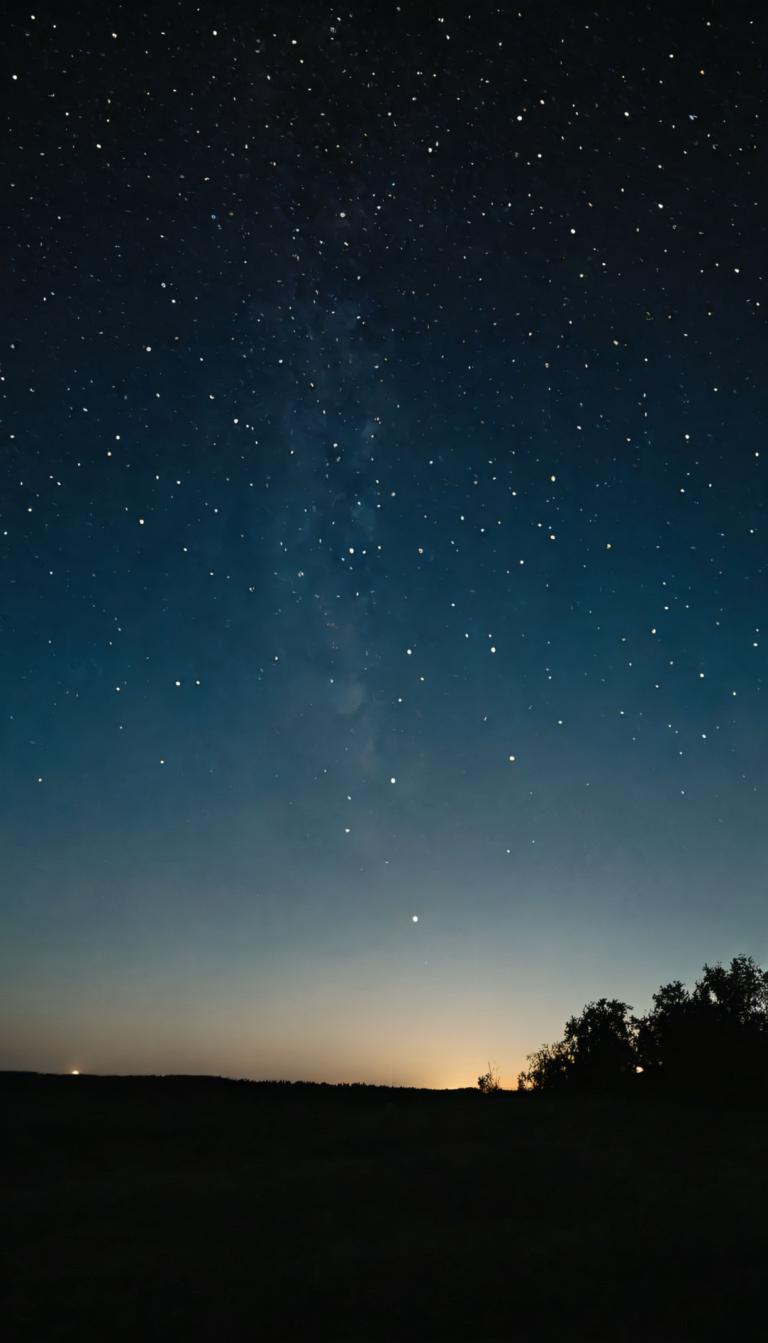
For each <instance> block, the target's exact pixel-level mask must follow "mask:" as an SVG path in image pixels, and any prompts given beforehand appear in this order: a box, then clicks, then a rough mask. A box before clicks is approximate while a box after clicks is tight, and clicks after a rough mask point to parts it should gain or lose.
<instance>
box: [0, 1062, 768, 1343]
mask: <svg viewBox="0 0 768 1343" xmlns="http://www.w3.org/2000/svg"><path fill="white" fill-rule="evenodd" d="M0 1103H1V1104H2V1112H3V1128H4V1137H3V1163H4V1167H5V1174H4V1194H3V1218H2V1221H3V1225H4V1237H5V1238H6V1239H7V1246H6V1251H5V1256H6V1270H5V1274H4V1277H5V1282H6V1284H7V1286H6V1288H5V1291H4V1317H5V1323H6V1326H7V1328H6V1329H5V1331H4V1336H5V1337H6V1338H12V1339H13V1340H17V1339H29V1340H35V1343H47V1341H48V1340H65V1339H66V1340H70V1339H71V1340H91V1339H99V1340H104V1343H109V1341H110V1340H125V1339H137V1340H144V1339H146V1340H159V1339H163V1340H171V1339H176V1338H179V1339H184V1338H204V1339H211V1340H213V1339H217V1340H222V1341H223V1343H228V1340H240V1339H254V1340H257V1339H259V1340H264V1341H265V1343H268V1341H269V1340H273V1339H274V1340H278V1339H280V1340H283V1339H285V1340H288V1339H290V1340H301V1339H339V1340H350V1339H355V1340H361V1343H362V1341H363V1340H368V1339H372V1340H384V1339H386V1340H392V1341H393V1343H395V1340H402V1339H462V1340H467V1343H485V1341H490V1340H514V1339H522V1340H527V1339H531V1340H534V1339H542V1338H546V1339H549V1338H562V1339H566V1340H572V1339H593V1340H606V1341H607V1340H610V1341H611V1343H622V1341H623V1340H648V1341H649V1343H650V1341H651V1340H657V1341H659V1343H665V1341H666V1340H670V1343H671V1341H672V1340H675V1343H687V1340H691V1343H693V1341H694V1340H706V1339H715V1338H718V1339H727V1340H731V1339H739V1338H742V1337H748V1336H752V1335H753V1334H754V1337H756V1338H759V1337H761V1336H764V1332H763V1331H764V1328H765V1320H766V1315H768V1305H767V1304H766V1286H767V1283H766V1265H767V1264H768V1253H767V1252H768V1112H767V1111H766V1110H765V1109H764V1108H763V1109H758V1108H749V1107H744V1106H741V1107H739V1106H727V1105H708V1104H706V1103H705V1102H703V1101H697V1102H692V1101H691V1102H676V1103H674V1104H673V1103H663V1102H661V1101H659V1100H657V1099H653V1098H648V1097H640V1098H639V1099H637V1100H634V1101H630V1100H628V1099H624V1100H622V1099H616V1098H610V1097H606V1098H599V1097H571V1098H565V1097H560V1098H553V1097H545V1096H524V1095H516V1094H515V1093H509V1094H502V1095H501V1096H497V1097H482V1096H480V1095H479V1094H476V1093H474V1092H419V1091H398V1090H395V1091H391V1090H388V1089H385V1088H357V1087H353V1088H331V1087H329V1088H312V1087H301V1086H295V1087H291V1086H289V1085H275V1084H253V1083H235V1082H226V1081H219V1080H216V1079H199V1078H189V1079H171V1078H168V1079H163V1078H157V1079H152V1078H149V1079H147V1078H144V1079H140V1078H135V1079H131V1078H112V1079H110V1078H88V1077H79V1078H69V1077H63V1078H54V1077H35V1076H32V1075H19V1074H4V1075H2V1074H0Z"/></svg>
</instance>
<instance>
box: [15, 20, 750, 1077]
mask: <svg viewBox="0 0 768 1343" xmlns="http://www.w3.org/2000/svg"><path fill="white" fill-rule="evenodd" d="M12 14H13V17H12V19H11V21H10V22H7V27H6V32H5V35H4V43H3V45H4V52H3V55H2V58H1V59H2V81H3V89H4V98H3V103H4V108H3V119H4V127H5V133H4V137H3V142H4V148H3V151H2V153H3V159H4V162H3V181H4V183H5V185H4V188H3V193H2V195H3V207H2V230H3V248H2V250H3V256H4V268H3V277H4V278H3V281H2V303H1V304H0V325H1V326H2V337H1V339H0V351H1V353H2V379H3V380H2V383H0V394H1V395H2V403H1V404H2V420H3V431H2V440H0V441H1V442H2V455H1V457H0V555H1V556H2V560H1V566H2V575H3V578H2V602H1V604H0V687H1V688H2V697H1V700H0V714H1V717H0V850H1V851H2V875H1V877H0V882H1V886H0V913H1V922H0V1008H1V1010H2V1021H3V1023H4V1025H3V1027H2V1031H1V1032H0V1066H2V1067H6V1068H9V1067H13V1068H34V1069H43V1070H51V1071H66V1070H68V1069H71V1068H79V1069H81V1070H83V1071H86V1070H88V1071H102V1072H108V1071H118V1072H120V1071H123V1072H126V1071H133V1072H152V1071H154V1072H173V1071H175V1072H213V1073H225V1074H231V1075H236V1076H251V1077H289V1078H310V1079H326V1080H329V1081H337V1080H347V1081H363V1080H364V1081H370V1082H387V1083H389V1082H394V1083H395V1084H400V1085H406V1084H407V1085H426V1086H460V1085H472V1084H473V1083H474V1081H475V1079H476V1077H477V1075H478V1073H479V1072H481V1071H485V1068H486V1063H487V1060H488V1059H490V1060H492V1061H493V1062H495V1063H496V1064H497V1065H498V1067H499V1068H500V1071H501V1074H502V1081H503V1083H504V1084H505V1085H507V1086H509V1085H514V1078H515V1075H516V1072H517V1070H518V1069H519V1068H520V1067H521V1066H522V1064H523V1061H524V1056H525V1054H526V1052H527V1051H529V1050H532V1049H534V1048H536V1047H538V1045H539V1044H540V1043H541V1041H542V1040H544V1039H551V1038H554V1037H556V1036H558V1035H559V1034H560V1033H561V1029H562V1024H563V1021H564V1019H565V1017H566V1016H567V1015H568V1014H570V1013H571V1012H572V1011H577V1010H579V1009H580V1007H581V1006H582V1004H583V1003H584V1002H585V1001H587V1000H588V999H591V998H594V997H597V996H600V995H602V994H606V995H608V996H611V995H617V996H619V997H622V998H624V999H625V1000H627V1001H628V1002H630V1003H632V1004H633V1005H634V1007H635V1008H636V1010H638V1011H639V1010H641V1009H643V1008H644V1007H645V1006H646V1005H647V1004H648V1002H649V1000H650V994H651V992H652V991H653V990H654V989H655V988H656V987H657V986H658V984H659V983H661V982H662V981H664V980H666V979H669V978H672V977H676V976H680V977H681V978H683V979H690V978H692V977H693V976H695V974H696V972H697V971H698V970H699V969H700V967H701V965H702V963H703V961H704V960H705V959H709V960H717V959H719V958H726V957H729V956H730V955H732V954H735V953H736V952H739V951H745V952H747V953H750V954H753V955H755V956H756V957H757V959H758V960H760V959H762V960H763V962H764V961H765V959H766V956H767V955H768V912H767V905H766V860H767V859H768V828H767V827H766V825H765V801H766V791H765V785H766V747H767V746H768V733H767V731H766V720H765V714H764V703H763V701H764V691H763V686H764V679H765V673H766V662H765V649H766V647H767V646H768V644H767V643H766V641H765V639H764V638H763V636H762V632H761V624H762V622H763V620H764V619H765V605H766V582H765V563H766V549H765V530H764V503H765V492H764V469H765V454H764V452H763V438H764V432H765V426H766V396H765V390H764V371H765V368H766V366H768V342H767V341H766V326H765V304H766V300H765V297H764V289H765V282H764V273H763V272H764V265H765V259H766V256H767V255H768V249H767V244H768V238H767V237H766V204H767V203H768V202H767V200H766V197H767V196H768V192H767V191H766V178H765V164H764V141H765V122H766V104H765V73H766V72H765V51H766V38H767V36H768V35H767V34H766V30H765V19H764V17H763V18H761V6H758V5H751V6H750V5H747V6H736V7H734V6H731V5H725V4H720V3H718V4H714V3H704V4H702V5H701V6H699V7H690V8H689V7H688V6H658V5H651V4H648V5H638V4H633V5H629V6H620V7H617V6H615V5H612V4H607V3H601V4H599V5H597V6H590V7H588V8H583V7H581V6H578V5H571V4H566V3H551V2H547V0H544V3H542V2H541V0H540V2H539V3H536V4H525V5H519V4H515V5H508V6H507V5H500V6H497V5H493V4H488V5H481V6H478V7H477V8H474V7H472V10H471V12H470V11H469V10H468V9H467V8H465V7H461V6H458V5H453V4H451V5H445V6H443V7H441V6H416V5H407V4H401V5H385V6H382V5H379V4H374V3H372V0H370V2H366V0H364V2H363V3H359V4H357V3H355V4H353V5H345V6H344V7H333V6H330V7H329V6H328V5H327V4H324V3H321V2H320V0H317V3H316V2H315V0H313V2H312V3H311V4H310V3H292V2H291V0H289V2H288V3H283V2H281V3H280V4H277V3H271V2H268V3H263V4H258V5H253V4H248V5H245V4H242V5H240V4H232V5H227V6H218V5H211V4H208V3H202V4H200V5H193V4H184V3H182V4H175V5H174V4H170V3H169V4H163V5H159V6H151V7H147V9H146V12H145V11H143V10H141V9H139V8H137V7H135V6H133V5H127V4H124V5H123V4H109V3H107V4H100V5H95V4H94V5H87V6H82V7H78V6H75V5H71V6H66V7H62V6H58V5H48V6H47V7H43V8H40V9H36V10H35V12H34V13H32V12H29V11H27V10H26V9H25V8H23V7H22V6H17V7H15V9H14V10H13V11H12Z"/></svg>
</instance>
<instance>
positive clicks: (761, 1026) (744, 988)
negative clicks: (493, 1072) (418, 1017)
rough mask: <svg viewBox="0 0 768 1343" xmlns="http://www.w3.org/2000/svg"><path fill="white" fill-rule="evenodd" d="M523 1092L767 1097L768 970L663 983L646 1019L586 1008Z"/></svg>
mask: <svg viewBox="0 0 768 1343" xmlns="http://www.w3.org/2000/svg"><path fill="white" fill-rule="evenodd" d="M481 1080H482V1079H481ZM517 1084H518V1088H519V1089H520V1090H522V1091H577V1090H608V1089H610V1090H615V1089H624V1088H630V1087H631V1088H632V1089H637V1088H638V1087H642V1088H643V1089H644V1090H646V1089H652V1088H657V1089H670V1090H678V1091H702V1090H704V1091H707V1092H712V1091H721V1092H726V1093H729V1094H742V1095H754V1094H762V1095H768V971H766V970H761V968H760V966H759V965H757V964H756V963H755V961H754V960H753V958H752V957H751V956H735V957H734V958H733V960H732V961H731V963H730V965H729V966H727V967H725V966H722V965H705V966H704V968H703V971H702V974H701V978H700V979H698V980H697V981H696V983H695V985H694V987H693V988H692V989H688V988H686V986H685V984H683V983H682V982H681V980H679V979H676V980H673V981H672V983H670V984H663V985H662V986H661V988H660V989H659V990H658V992H657V993H654V995H653V1007H652V1008H651V1010H650V1011H649V1012H647V1013H646V1014H645V1016H641V1017H636V1016H633V1015H632V1009H631V1007H630V1006H629V1004H628V1003H623V1002H620V1001H619V1000H618V999H617V998H600V999H598V1001H597V1002H593V1003H588V1004H587V1006H586V1007H585V1008H584V1010H583V1012H582V1013H581V1015H580V1016H577V1017H570V1018H569V1020H568V1021H567V1022H566V1025H565V1033H564V1035H563V1038H562V1040H557V1041H556V1042H555V1043H554V1044H548V1045H542V1047H541V1049H538V1050H537V1051H536V1053H534V1054H529V1055H528V1067H527V1068H526V1069H525V1070H524V1071H523V1072H521V1073H520V1076H519V1077H518V1083H517Z"/></svg>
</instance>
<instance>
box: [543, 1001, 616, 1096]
mask: <svg viewBox="0 0 768 1343" xmlns="http://www.w3.org/2000/svg"><path fill="white" fill-rule="evenodd" d="M629 1012H630V1008H629V1005H628V1004H627V1003H623V1002H621V1001H620V1000H619V999H618V998H599V999H598V1000H597V1002H594V1003H587V1005H586V1007H585V1008H584V1010H583V1011H582V1013H581V1015H580V1016H578V1017H569V1018H568V1021H567V1022H566V1024H565V1035H564V1038H563V1039H562V1040H559V1041H557V1042H556V1043H555V1044H553V1045H542V1047H541V1049H539V1050H538V1051H537V1052H536V1053H535V1054H530V1055H529V1056H528V1069H527V1070H525V1071H523V1072H521V1073H520V1076H519V1078H518V1083H517V1084H518V1087H519V1088H520V1090H522V1091H542V1090H547V1091H555V1090H565V1089H570V1090H577V1089H582V1088H606V1087H616V1086H620V1085H622V1084H623V1083H625V1082H626V1081H627V1080H628V1079H629V1078H630V1077H631V1076H632V1075H633V1074H634V1072H635V1068H636V1054H635V1044H634V1024H633V1020H632V1018H631V1017H630V1016H629Z"/></svg>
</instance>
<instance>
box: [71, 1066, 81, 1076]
mask: <svg viewBox="0 0 768 1343" xmlns="http://www.w3.org/2000/svg"><path fill="white" fill-rule="evenodd" d="M70 1076H71V1077H79V1076H80V1069H79V1068H73V1069H72V1071H71V1073H70Z"/></svg>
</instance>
